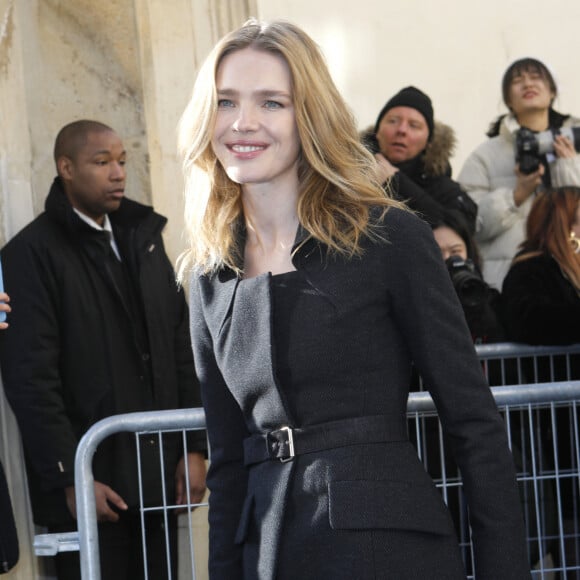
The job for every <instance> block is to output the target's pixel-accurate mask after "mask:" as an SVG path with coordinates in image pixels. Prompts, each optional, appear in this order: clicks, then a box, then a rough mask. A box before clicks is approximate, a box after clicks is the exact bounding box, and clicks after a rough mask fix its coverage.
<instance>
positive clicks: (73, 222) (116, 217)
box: [44, 177, 167, 239]
mask: <svg viewBox="0 0 580 580" xmlns="http://www.w3.org/2000/svg"><path fill="white" fill-rule="evenodd" d="M44 207H45V211H46V213H47V214H48V215H49V216H50V217H51V218H52V219H53V220H55V221H56V222H58V223H59V224H60V225H61V226H62V227H64V228H65V230H67V231H68V232H69V233H70V234H73V235H89V236H90V235H91V234H94V233H95V232H96V230H94V229H93V228H91V226H89V225H88V224H87V223H86V222H84V221H83V220H82V219H81V218H80V217H79V216H78V215H77V214H76V212H75V211H74V210H73V207H72V205H71V204H70V202H69V200H68V198H67V197H66V194H65V192H64V187H63V184H62V180H61V178H60V177H55V179H54V181H53V183H52V186H51V188H50V191H49V193H48V196H47V198H46V201H45V204H44ZM109 219H110V220H111V224H112V225H113V228H124V229H128V228H137V227H138V228H140V230H141V231H142V232H143V233H144V236H145V238H147V239H150V238H151V237H152V236H154V235H156V234H160V233H161V231H162V230H163V228H164V227H165V224H166V223H167V218H165V217H164V216H162V215H160V214H158V213H156V212H155V211H154V210H153V208H152V207H150V206H148V205H143V204H141V203H138V202H136V201H133V200H131V199H127V198H123V200H122V201H121V204H120V206H119V209H118V210H117V211H114V212H111V213H110V214H109ZM97 233H98V232H97Z"/></svg>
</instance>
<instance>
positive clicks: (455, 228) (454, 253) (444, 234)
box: [433, 211, 505, 344]
mask: <svg viewBox="0 0 580 580" xmlns="http://www.w3.org/2000/svg"><path fill="white" fill-rule="evenodd" d="M433 235H434V237H435V241H436V242H437V244H438V245H439V248H440V249H441V254H442V255H443V259H444V260H445V264H446V265H447V269H448V270H449V275H450V276H451V280H452V282H453V287H454V288H455V292H456V293H457V296H458V297H459V301H460V302H461V306H462V307H463V312H464V313H465V318H466V320H467V325H468V326H469V330H470V331H471V336H472V338H473V342H474V344H486V343H489V342H502V341H503V340H504V339H505V334H504V331H503V327H502V324H501V322H500V311H501V306H500V298H501V297H500V293H499V292H498V291H497V290H495V289H494V288H491V287H490V286H489V285H488V284H486V282H485V281H484V280H483V277H482V276H481V272H480V259H479V252H478V250H477V246H476V244H475V242H474V240H473V238H472V236H471V235H470V233H469V229H468V226H467V224H466V223H465V220H464V219H463V216H461V215H460V214H458V213H457V212H453V211H448V212H445V213H444V214H443V216H442V218H441V220H440V221H439V222H438V223H437V224H436V225H435V227H434V228H433Z"/></svg>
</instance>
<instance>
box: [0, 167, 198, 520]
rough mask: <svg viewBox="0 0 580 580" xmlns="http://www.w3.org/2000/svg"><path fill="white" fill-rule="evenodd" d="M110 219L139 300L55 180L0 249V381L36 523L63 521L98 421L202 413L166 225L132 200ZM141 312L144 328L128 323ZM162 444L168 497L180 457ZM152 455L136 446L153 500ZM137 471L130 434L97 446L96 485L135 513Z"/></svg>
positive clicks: (156, 493) (153, 448)
mask: <svg viewBox="0 0 580 580" xmlns="http://www.w3.org/2000/svg"><path fill="white" fill-rule="evenodd" d="M109 218H110V220H111V224H112V226H113V231H114V233H115V240H116V242H117V244H118V246H119V248H120V250H121V254H122V255H123V256H124V260H125V263H126V264H127V269H128V271H129V273H130V277H131V278H132V280H133V282H134V283H133V286H134V287H135V288H137V290H135V292H134V296H133V298H134V303H131V301H129V300H126V298H125V295H124V294H123V293H122V292H120V291H119V286H118V284H117V283H116V280H115V278H114V276H112V274H111V269H110V266H109V265H108V264H109V262H108V260H110V243H109V239H108V235H107V233H106V232H103V231H98V230H96V229H94V228H91V227H90V226H89V225H87V224H86V223H85V222H84V221H83V220H81V219H80V218H79V217H78V215H77V214H76V213H75V212H74V210H73V209H72V206H71V205H70V203H69V202H68V200H67V198H66V196H65V194H64V192H63V189H62V186H61V183H60V180H59V179H58V178H57V179H56V180H55V182H54V184H53V186H52V188H51V190H50V193H49V195H48V197H47V200H46V206H45V212H44V213H42V214H41V215H40V216H38V217H37V218H36V219H35V220H34V221H33V222H32V223H30V224H29V225H28V226H27V227H26V228H24V229H23V230H22V231H21V232H20V233H19V234H17V235H16V236H15V237H14V238H13V239H12V240H11V241H10V242H9V243H8V244H7V245H6V246H5V247H4V248H3V250H2V264H3V267H4V280H5V285H6V291H7V292H8V293H9V294H10V297H11V305H12V313H11V314H10V319H9V322H10V327H9V328H8V329H7V330H5V331H3V332H2V336H1V337H0V340H1V341H2V342H1V348H0V353H1V363H2V376H3V380H4V387H5V390H6V395H7V397H8V400H9V402H10V404H11V406H12V408H13V410H14V412H15V415H16V418H17V420H18V424H19V427H20V432H21V434H22V438H23V442H24V449H25V454H26V457H27V463H28V468H29V478H28V480H29V485H30V491H31V500H32V504H33V511H34V516H35V521H36V522H37V523H39V524H43V525H54V524H58V523H65V522H67V521H68V520H69V518H70V516H69V514H68V510H67V508H66V505H65V500H64V493H63V488H64V487H66V486H70V485H72V484H73V483H74V478H73V467H74V457H75V450H76V447H77V444H78V441H79V439H80V437H81V436H82V435H83V433H84V432H85V431H86V430H87V429H88V428H89V427H90V426H91V425H92V424H93V423H95V422H96V421H98V420H100V419H102V418H104V417H108V416H110V415H114V414H118V413H126V412H133V411H148V410H158V409H172V408H184V407H197V406H200V398H199V395H198V385H197V381H196V378H195V373H194V366H193V355H192V351H191V340H190V337H189V316H188V309H187V305H186V302H185V299H184V296H183V291H182V290H181V289H179V288H178V286H177V284H176V281H175V275H174V272H173V268H172V266H171V263H170V262H169V259H168V258H167V255H166V253H165V250H164V246H163V240H162V237H161V232H162V229H163V228H164V226H165V224H166V221H167V220H166V219H165V218H164V217H162V216H160V215H158V214H156V213H155V212H154V211H153V209H152V208H151V207H147V206H144V205H141V204H139V203H136V202H133V201H130V200H128V199H124V200H123V201H122V203H121V206H120V208H119V209H118V210H117V211H116V212H114V213H111V214H110V215H109ZM136 315H137V316H140V317H141V318H140V319H142V320H143V321H144V326H143V325H135V324H134V319H135V317H136ZM164 443H165V445H164V454H165V460H166V462H165V464H166V476H167V480H168V482H170V486H169V489H171V490H172V489H173V488H174V484H173V477H174V473H175V466H176V464H177V462H178V460H179V458H180V456H181V453H182V450H181V447H180V445H179V443H176V442H175V441H172V440H171V439H169V438H166V439H165V440H164ZM197 446H198V447H197V448H198V449H202V448H203V443H202V442H201V441H199V442H198V443H197ZM159 452H160V450H159V445H158V444H157V442H156V440H155V439H154V438H148V441H147V444H146V445H145V446H142V460H143V461H144V462H145V463H144V475H143V478H144V479H145V481H144V483H145V486H146V487H145V489H146V490H149V491H150V492H151V494H150V496H149V497H146V501H148V502H159V500H160V499H161V495H160V483H161V482H160V481H159V477H157V478H156V481H153V482H149V481H148V478H149V477H151V478H153V475H152V474H153V471H154V470H155V473H156V472H157V471H158V465H159ZM149 462H151V468H150V469H149V468H148V465H149ZM155 462H157V464H156V466H155V467H154V465H155ZM135 468H136V451H135V443H134V437H133V436H129V435H123V436H121V435H119V436H115V437H113V438H109V439H107V440H106V441H105V442H104V443H103V444H102V445H101V446H99V449H98V451H97V454H96V455H95V460H94V464H93V470H94V474H95V479H96V480H98V481H101V482H103V483H106V484H108V485H110V486H111V487H112V488H113V489H114V490H115V491H117V492H118V493H119V494H120V495H121V496H122V497H123V498H124V499H125V501H126V502H127V503H128V504H129V506H130V507H131V506H133V505H136V504H137V501H138V488H137V481H136V476H135V473H136V471H135Z"/></svg>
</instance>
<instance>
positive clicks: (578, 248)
mask: <svg viewBox="0 0 580 580" xmlns="http://www.w3.org/2000/svg"><path fill="white" fill-rule="evenodd" d="M569 239H570V243H571V244H572V250H573V251H574V253H575V254H580V239H578V238H577V237H576V234H575V233H574V232H570V238H569Z"/></svg>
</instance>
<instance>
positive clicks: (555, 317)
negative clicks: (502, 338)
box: [502, 187, 580, 344]
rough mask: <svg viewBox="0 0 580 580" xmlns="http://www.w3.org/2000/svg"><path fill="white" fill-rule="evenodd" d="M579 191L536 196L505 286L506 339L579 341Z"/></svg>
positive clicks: (559, 190)
mask: <svg viewBox="0 0 580 580" xmlns="http://www.w3.org/2000/svg"><path fill="white" fill-rule="evenodd" d="M579 240H580V188H578V187H561V188H555V189H554V188H553V189H548V190H546V191H544V192H542V193H540V194H538V196H537V197H536V199H535V201H534V203H533V205H532V208H531V210H530V215H529V216H528V220H527V227H526V239H525V241H524V242H523V243H522V244H521V250H520V252H519V253H518V255H517V256H516V258H515V259H514V261H513V264H512V267H511V268H510V270H509V272H508V275H507V276H506V279H505V281H504V285H503V291H502V294H503V299H504V307H505V321H506V326H507V331H508V334H509V338H510V339H511V340H514V341H518V342H525V343H528V344H574V343H580V241H579Z"/></svg>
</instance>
